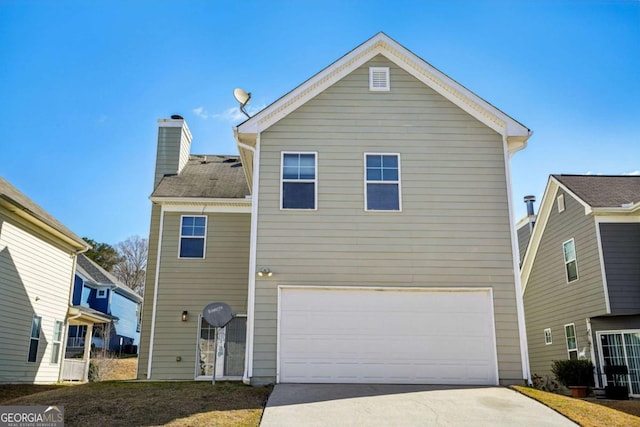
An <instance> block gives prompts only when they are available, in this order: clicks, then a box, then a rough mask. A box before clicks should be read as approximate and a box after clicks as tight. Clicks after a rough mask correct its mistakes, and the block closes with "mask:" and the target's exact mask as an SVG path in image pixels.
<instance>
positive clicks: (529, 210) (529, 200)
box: [524, 196, 536, 216]
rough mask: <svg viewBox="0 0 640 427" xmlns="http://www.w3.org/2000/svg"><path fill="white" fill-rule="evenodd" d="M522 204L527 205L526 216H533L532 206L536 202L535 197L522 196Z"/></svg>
mask: <svg viewBox="0 0 640 427" xmlns="http://www.w3.org/2000/svg"><path fill="white" fill-rule="evenodd" d="M524 202H525V203H526V205H527V216H533V215H534V213H533V204H534V203H535V202H536V196H524Z"/></svg>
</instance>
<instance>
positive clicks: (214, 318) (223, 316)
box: [202, 302, 236, 328]
mask: <svg viewBox="0 0 640 427" xmlns="http://www.w3.org/2000/svg"><path fill="white" fill-rule="evenodd" d="M235 315H236V314H235V313H234V312H233V311H232V310H231V307H229V305H228V304H225V303H223V302H212V303H211V304H207V306H206V307H205V308H204V310H202V317H204V320H206V321H207V323H209V324H210V325H211V326H213V327H214V328H224V327H225V326H227V323H229V322H231V320H232V319H233V316H235Z"/></svg>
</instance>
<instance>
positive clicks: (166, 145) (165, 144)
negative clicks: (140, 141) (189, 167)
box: [153, 115, 191, 189]
mask: <svg viewBox="0 0 640 427" xmlns="http://www.w3.org/2000/svg"><path fill="white" fill-rule="evenodd" d="M190 150H191V132H190V131H189V127H188V126H187V123H186V122H185V121H184V119H183V118H182V116H178V115H173V116H171V118H170V119H160V120H158V149H157V152H156V174H155V179H154V180H153V188H154V189H155V188H156V187H157V186H158V183H159V182H160V180H161V179H162V177H163V176H165V175H175V174H179V173H180V172H181V171H182V169H183V168H184V166H185V165H186V164H187V161H188V160H189V152H190Z"/></svg>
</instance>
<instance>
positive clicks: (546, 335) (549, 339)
mask: <svg viewBox="0 0 640 427" xmlns="http://www.w3.org/2000/svg"><path fill="white" fill-rule="evenodd" d="M544 343H545V344H547V345H549V344H553V337H552V336H551V328H547V329H545V330H544Z"/></svg>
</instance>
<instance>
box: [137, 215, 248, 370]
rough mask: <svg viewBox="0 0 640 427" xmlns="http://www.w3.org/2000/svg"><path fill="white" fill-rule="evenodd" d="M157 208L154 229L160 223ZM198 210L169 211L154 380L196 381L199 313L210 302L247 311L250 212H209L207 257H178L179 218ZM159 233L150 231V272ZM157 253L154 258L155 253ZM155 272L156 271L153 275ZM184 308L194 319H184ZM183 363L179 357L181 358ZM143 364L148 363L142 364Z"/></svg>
mask: <svg viewBox="0 0 640 427" xmlns="http://www.w3.org/2000/svg"><path fill="white" fill-rule="evenodd" d="M158 211H159V208H158V207H157V206H154V212H153V214H152V227H155V230H157V229H158V227H159V219H160V218H159V215H160V213H159V212H158ZM182 215H200V214H194V213H186V212H184V213H180V212H165V213H164V227H163V235H162V252H161V258H160V270H159V271H160V275H159V276H160V280H159V283H158V287H159V291H158V301H157V314H156V316H157V317H156V325H155V341H154V348H153V366H152V372H151V375H152V376H151V378H152V379H155V380H173V379H182V380H192V379H193V378H194V373H195V360H196V359H195V358H196V336H197V333H198V315H199V314H200V313H202V310H203V309H204V307H205V305H207V304H208V303H211V302H225V303H227V304H229V305H230V306H231V308H232V309H233V310H234V311H236V312H237V313H238V314H245V313H246V312H247V283H248V268H249V234H250V215H249V214H248V213H247V214H241V213H208V214H205V215H206V216H207V238H206V258H205V259H179V258H178V248H179V236H180V220H181V216H182ZM157 241H158V234H157V232H154V231H153V230H152V232H151V233H150V243H152V242H153V245H154V246H153V247H152V248H150V251H149V254H150V257H149V261H150V262H149V271H150V272H151V271H153V272H155V268H156V265H155V260H156V257H157V248H156V244H157ZM152 254H153V262H152V256H151V255H152ZM154 275H155V274H151V276H154ZM154 284H155V277H151V278H150V279H149V280H147V283H146V286H147V287H148V288H147V290H146V291H145V308H144V317H143V319H144V320H143V334H142V339H141V346H142V348H141V355H140V365H139V369H138V372H139V373H138V376H139V377H146V370H147V365H146V364H147V361H148V352H149V334H150V332H151V313H152V311H153V293H154V291H155V290H154ZM183 310H187V311H188V312H189V320H188V321H187V322H182V321H181V319H180V317H181V314H182V311H183ZM178 356H179V357H180V358H181V359H182V360H181V361H179V362H178V361H176V357H178ZM143 364H144V365H143Z"/></svg>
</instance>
